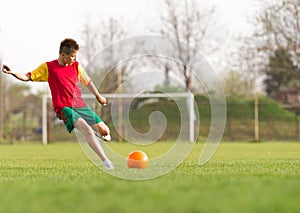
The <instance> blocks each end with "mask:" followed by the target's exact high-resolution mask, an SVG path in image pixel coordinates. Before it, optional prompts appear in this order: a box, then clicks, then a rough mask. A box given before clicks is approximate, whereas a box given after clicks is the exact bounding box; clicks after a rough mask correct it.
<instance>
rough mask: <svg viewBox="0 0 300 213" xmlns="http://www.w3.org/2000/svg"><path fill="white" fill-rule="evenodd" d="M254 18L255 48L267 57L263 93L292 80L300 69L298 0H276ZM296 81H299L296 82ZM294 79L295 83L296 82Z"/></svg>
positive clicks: (299, 11)
mask: <svg viewBox="0 0 300 213" xmlns="http://www.w3.org/2000/svg"><path fill="white" fill-rule="evenodd" d="M262 4H263V5H266V6H265V8H264V9H263V10H262V12H261V13H259V14H258V15H257V17H256V18H255V24H256V26H258V27H257V29H256V32H255V34H254V37H255V39H256V48H257V50H258V51H260V52H261V53H262V54H264V55H265V56H266V57H267V63H266V67H265V68H264V69H263V70H262V71H263V73H264V74H265V75H266V79H265V81H264V83H265V87H266V90H267V93H268V94H269V95H270V94H271V93H272V92H276V91H277V90H278V89H279V87H280V86H281V85H287V84H288V83H289V82H290V81H292V80H293V81H294V80H295V77H297V78H296V79H297V80H298V81H299V80H300V79H299V77H298V75H297V73H298V72H300V36H299V35H300V0H277V1H274V2H272V3H269V2H267V1H264V2H263V3H262ZM299 83H300V82H299ZM299 83H298V84H299Z"/></svg>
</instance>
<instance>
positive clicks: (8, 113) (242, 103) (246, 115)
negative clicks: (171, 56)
mask: <svg viewBox="0 0 300 213" xmlns="http://www.w3.org/2000/svg"><path fill="white" fill-rule="evenodd" d="M119 98H120V97H118V98H117V99H116V100H118V101H120V99H119ZM146 99H147V100H146ZM122 100H123V101H121V102H120V104H121V105H120V106H122V107H119V108H115V109H113V113H112V112H111V111H109V110H111V109H110V107H109V106H108V107H100V106H99V104H98V103H95V99H93V98H89V100H88V102H89V104H90V105H92V106H93V107H94V109H95V110H96V112H97V113H98V114H99V115H100V116H101V117H102V118H103V120H104V121H105V122H106V123H107V124H108V125H109V127H110V128H111V131H112V136H113V138H114V140H116V141H119V139H120V138H119V134H123V136H128V134H129V133H130V131H129V130H128V128H127V127H128V126H127V124H126V122H124V121H123V123H122V119H118V118H116V117H114V116H115V114H116V113H117V112H118V110H123V112H124V111H126V110H129V111H128V112H130V113H129V120H130V122H131V125H132V126H133V128H134V129H135V130H136V131H137V132H138V133H141V134H145V133H147V132H149V130H151V116H150V115H151V113H152V112H157V111H158V112H161V113H162V114H164V115H165V117H166V120H167V121H168V123H167V125H166V127H165V129H164V127H163V125H162V126H160V125H156V126H155V125H154V126H152V127H153V129H152V131H154V132H157V134H158V135H160V137H159V139H158V140H159V141H165V140H174V139H176V138H177V137H178V133H179V132H180V131H181V126H185V128H184V129H183V130H182V131H184V134H185V135H186V136H187V137H188V139H191V137H192V136H194V137H195V139H196V140H197V141H205V140H206V138H207V136H208V134H209V131H210V124H211V118H210V116H211V115H210V103H209V99H208V98H207V97H205V96H198V95H197V96H195V105H197V109H198V112H195V113H196V114H197V113H198V115H199V120H200V123H199V124H197V123H194V122H191V121H192V120H190V118H193V117H192V116H186V115H185V114H184V113H183V116H186V118H188V120H187V121H184V122H183V123H182V118H181V117H182V115H181V114H182V113H181V112H180V109H179V108H185V109H186V110H187V109H188V108H187V106H188V100H189V99H188V96H187V95H185V96H182V97H176V99H173V100H172V99H171V98H166V97H165V98H162V97H160V98H159V97H154V96H153V97H151V98H150V97H148V98H146V97H143V98H141V99H140V100H136V101H134V102H132V103H131V104H130V105H127V103H128V100H126V99H125V98H123V99H122ZM41 103H42V98H36V97H28V98H27V101H26V103H23V107H19V108H16V109H10V106H12V105H10V104H6V106H5V108H4V110H2V111H4V113H3V115H2V117H3V120H4V123H2V124H1V126H0V128H1V130H2V132H3V136H2V139H0V141H3V139H4V141H10V142H14V141H22V140H23V141H36V142H39V143H40V142H41V141H42V140H43V135H42V132H43V131H42V130H44V132H45V131H46V130H47V131H46V133H47V135H45V134H44V141H45V140H46V141H49V142H63V141H77V139H76V136H75V134H69V133H68V132H67V131H66V129H65V128H64V126H63V123H62V121H60V120H58V119H57V118H56V116H55V113H54V112H53V109H52V103H51V100H50V99H49V98H46V99H44V101H43V103H44V104H43V107H44V111H45V112H46V115H47V116H46V117H47V119H46V120H45V119H44V120H43V119H42V113H41V111H39V110H38V109H39V108H42V106H41ZM3 105H4V103H3V102H1V107H3ZM25 106H26V107H25ZM186 112H188V110H187V111H186ZM158 115H159V114H158ZM187 115H188V114H187ZM154 117H155V116H154ZM158 117H159V116H158ZM298 117H299V116H298V114H297V113H294V112H292V111H289V110H287V109H285V108H283V107H282V106H281V105H280V104H278V103H277V102H275V101H273V100H271V99H268V98H266V97H261V98H260V99H259V140H261V141H298V140H299V139H300V131H299V118H298ZM149 118H150V120H149ZM154 120H155V119H154ZM42 121H43V122H44V127H43V122H42ZM158 121H160V120H158ZM163 122H164V121H163V120H161V123H162V124H163ZM193 125H194V127H193ZM118 128H121V129H122V130H121V131H123V133H122V132H121V133H120V130H118ZM162 130H164V132H163V134H162V133H161V131H162ZM192 132H194V133H192ZM45 138H46V139H45ZM222 140H223V141H253V140H254V100H252V99H247V100H244V99H227V119H226V126H225V130H224V135H223V138H222Z"/></svg>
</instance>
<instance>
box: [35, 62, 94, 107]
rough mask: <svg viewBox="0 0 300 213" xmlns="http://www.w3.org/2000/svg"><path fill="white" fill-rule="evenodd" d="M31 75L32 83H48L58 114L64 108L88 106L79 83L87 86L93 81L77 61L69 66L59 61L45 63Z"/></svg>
mask: <svg viewBox="0 0 300 213" xmlns="http://www.w3.org/2000/svg"><path fill="white" fill-rule="evenodd" d="M29 75H30V76H31V80H32V81H48V84H49V87H50V91H51V95H52V103H53V108H54V111H55V112H56V113H58V112H59V111H60V110H61V109H62V108H64V107H85V106H86V104H85V102H84V100H83V99H82V97H81V95H82V93H81V89H80V87H79V85H78V83H79V82H81V84H82V85H83V86H86V85H88V84H89V83H90V81H91V79H90V77H89V76H88V75H87V73H86V72H85V71H84V69H83V67H82V66H81V65H80V64H79V63H78V62H77V61H76V62H74V63H73V64H71V65H68V66H62V65H60V64H59V63H58V60H53V61H50V62H45V63H43V64H41V65H40V66H39V67H37V68H36V69H35V70H33V71H31V72H29Z"/></svg>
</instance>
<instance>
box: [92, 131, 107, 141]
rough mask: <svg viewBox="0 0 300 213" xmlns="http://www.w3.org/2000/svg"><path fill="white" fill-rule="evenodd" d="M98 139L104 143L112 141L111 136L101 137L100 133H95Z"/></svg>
mask: <svg viewBox="0 0 300 213" xmlns="http://www.w3.org/2000/svg"><path fill="white" fill-rule="evenodd" d="M95 135H96V137H98V138H100V139H102V140H104V141H110V140H111V136H110V135H100V134H99V133H98V132H95Z"/></svg>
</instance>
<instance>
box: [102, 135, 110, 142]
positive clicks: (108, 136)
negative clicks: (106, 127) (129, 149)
mask: <svg viewBox="0 0 300 213" xmlns="http://www.w3.org/2000/svg"><path fill="white" fill-rule="evenodd" d="M100 137H101V138H102V139H103V140H104V141H110V140H111V136H110V135H101V136H100Z"/></svg>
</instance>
